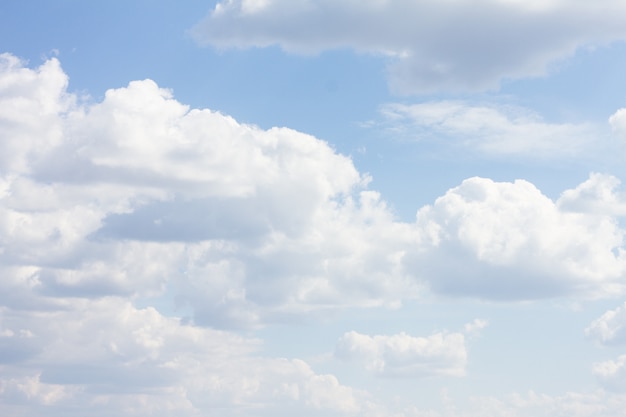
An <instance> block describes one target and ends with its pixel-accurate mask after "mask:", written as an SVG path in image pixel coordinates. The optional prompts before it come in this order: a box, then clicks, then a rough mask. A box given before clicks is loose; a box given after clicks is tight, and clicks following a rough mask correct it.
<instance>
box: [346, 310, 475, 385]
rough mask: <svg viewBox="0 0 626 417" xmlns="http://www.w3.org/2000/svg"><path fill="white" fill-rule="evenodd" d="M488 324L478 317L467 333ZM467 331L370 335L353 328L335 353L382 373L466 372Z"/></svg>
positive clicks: (400, 374) (414, 374)
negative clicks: (416, 334)
mask: <svg viewBox="0 0 626 417" xmlns="http://www.w3.org/2000/svg"><path fill="white" fill-rule="evenodd" d="M486 325H487V322H486V321H484V320H479V319H477V320H474V321H473V322H471V323H468V324H467V325H466V326H465V328H464V333H465V334H475V333H476V332H477V331H478V330H479V329H482V328H484V327H485V326H486ZM464 333H446V332H439V333H434V334H432V335H430V336H427V337H415V336H411V335H409V334H407V333H404V332H402V333H398V334H395V335H390V336H386V335H375V336H369V335H366V334H361V333H358V332H355V331H351V332H347V333H345V334H344V335H343V336H342V337H341V338H340V339H339V340H338V341H337V345H336V347H335V356H336V357H337V358H339V359H342V360H346V361H353V362H357V363H359V364H361V365H362V366H364V367H365V369H367V370H368V371H370V372H373V373H374V374H376V375H379V376H389V377H396V376H398V377H418V378H419V377H426V376H433V375H447V376H463V375H465V366H466V363H467V348H466V345H465V336H464Z"/></svg>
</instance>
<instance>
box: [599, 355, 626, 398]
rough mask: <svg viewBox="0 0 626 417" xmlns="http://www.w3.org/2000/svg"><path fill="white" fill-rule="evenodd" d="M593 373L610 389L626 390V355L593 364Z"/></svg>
mask: <svg viewBox="0 0 626 417" xmlns="http://www.w3.org/2000/svg"><path fill="white" fill-rule="evenodd" d="M593 374H594V375H595V376H596V377H597V378H598V380H599V381H600V383H601V384H602V385H603V386H604V387H605V388H606V389H608V390H610V391H617V392H626V355H621V356H619V357H618V358H617V360H615V361H613V360H608V361H604V362H598V363H594V364H593Z"/></svg>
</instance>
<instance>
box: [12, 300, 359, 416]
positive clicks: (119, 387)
mask: <svg viewBox="0 0 626 417" xmlns="http://www.w3.org/2000/svg"><path fill="white" fill-rule="evenodd" d="M4 317H5V318H4V320H3V322H2V332H1V334H2V335H1V336H0V349H1V348H2V347H3V346H6V344H5V343H4V342H5V339H7V338H10V339H13V340H12V345H11V346H12V348H13V349H15V351H18V350H19V354H15V355H11V354H9V355H7V354H6V353H7V352H5V351H3V352H2V353H3V355H2V362H3V364H2V369H3V372H2V376H1V377H0V399H1V400H0V404H1V405H0V412H2V414H3V415H4V414H6V415H17V414H12V413H11V412H10V411H11V410H13V407H18V406H19V404H20V403H22V402H23V401H27V402H28V403H29V404H30V405H31V406H32V407H31V408H30V413H29V415H32V416H39V415H67V414H64V410H79V409H82V410H83V411H81V412H82V413H84V410H85V409H89V410H93V413H95V414H93V415H103V416H104V415H112V414H116V415H146V416H147V415H154V413H155V412H156V411H157V410H159V415H167V416H169V415H172V416H174V415H178V416H180V415H185V416H196V415H202V414H203V411H202V410H209V409H216V408H220V409H221V413H220V415H224V416H231V415H232V416H235V415H237V416H240V415H261V413H264V412H265V411H264V410H268V409H269V410H271V409H280V408H281V407H287V408H288V407H291V408H292V411H295V410H300V411H301V412H302V411H305V410H306V409H307V408H309V409H312V410H326V411H325V412H328V413H331V415H335V414H332V413H339V414H342V415H343V413H348V414H350V413H352V412H358V411H359V410H360V409H361V406H360V403H362V400H363V398H364V397H363V396H364V393H362V392H359V391H355V390H353V389H351V388H349V387H346V386H344V385H341V384H340V383H339V382H338V381H337V379H336V378H335V377H334V376H333V375H320V374H316V373H315V372H313V370H312V369H311V368H310V367H309V365H308V364H306V363H305V362H304V361H301V360H298V359H293V360H288V359H281V358H268V357H263V356H260V355H259V354H258V353H257V350H258V349H259V347H260V341H258V340H255V339H249V338H244V337H241V336H237V335H235V334H232V333H229V332H225V331H217V330H212V329H207V328H199V327H195V326H190V325H184V324H182V323H181V322H180V320H178V319H175V318H167V317H164V316H162V315H161V314H159V313H158V312H157V311H156V310H154V309H153V308H146V309H137V308H135V307H133V306H132V305H131V304H130V302H128V301H126V300H122V299H118V298H104V299H101V300H98V301H86V300H85V301H80V302H74V303H73V305H72V306H69V305H68V306H67V309H66V310H65V311H60V310H59V311H54V312H40V313H36V314H33V313H28V312H18V311H9V312H7V314H5V315H4ZM33 340H34V341H35V342H36V343H32V342H31V341H33ZM37 404H40V405H42V406H45V407H42V408H41V409H40V410H39V413H35V412H34V411H35V410H37V409H38V407H37ZM95 404H97V405H98V407H97V408H98V409H99V410H100V411H97V410H96V409H95V408H94V407H93V405H95ZM7 413H8V414H7ZM72 415H74V414H72Z"/></svg>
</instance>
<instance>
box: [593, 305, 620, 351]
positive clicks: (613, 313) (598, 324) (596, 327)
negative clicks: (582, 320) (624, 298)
mask: <svg viewBox="0 0 626 417" xmlns="http://www.w3.org/2000/svg"><path fill="white" fill-rule="evenodd" d="M585 334H586V335H587V336H589V337H592V338H594V339H596V340H597V341H599V342H601V343H605V344H623V343H625V342H626V303H624V305H622V306H621V307H617V308H616V309H615V310H609V311H607V312H606V313H604V314H603V315H602V316H600V317H599V318H597V319H596V320H594V321H593V322H592V323H591V324H590V325H589V327H587V328H586V329H585Z"/></svg>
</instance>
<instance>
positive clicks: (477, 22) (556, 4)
mask: <svg viewBox="0 0 626 417" xmlns="http://www.w3.org/2000/svg"><path fill="white" fill-rule="evenodd" d="M624 16H626V6H625V5H624V3H623V2H622V1H619V0H604V1H602V2H601V3H598V2H595V3H593V4H592V3H589V2H586V1H583V0H576V1H563V0H550V1H532V2H529V1H504V0H480V1H478V2H476V1H470V0H454V1H443V2H442V1H435V0H427V1H420V2H414V1H405V0H370V1H354V0H341V1H338V0H318V1H315V2H312V1H308V0H264V1H249V0H228V1H221V2H219V3H218V4H217V5H216V6H215V9H214V10H213V11H212V12H211V13H210V14H209V15H208V16H207V17H206V18H205V19H204V20H202V21H201V22H200V23H198V24H197V25H196V26H195V27H194V28H193V30H192V33H193V34H194V36H195V37H196V39H197V40H198V41H199V42H200V43H202V44H210V45H214V46H216V47H218V48H231V47H237V48H246V47H253V46H256V47H265V46H269V45H280V46H281V47H282V48H284V49H285V50H287V51H293V52H298V53H315V52H319V51H323V50H327V49H335V48H352V49H354V50H356V51H359V52H367V53H373V54H379V55H383V56H387V57H389V59H390V61H391V65H390V67H389V75H390V82H391V86H392V88H393V89H394V90H395V91H397V92H399V93H404V94H410V93H425V92H433V91H438V90H457V91H458V90H462V91H476V90H484V89H492V88H496V87H497V86H498V85H499V83H500V82H501V81H502V80H504V79H515V78H523V77H534V76H541V75H544V74H546V73H547V72H548V71H549V68H550V66H551V65H553V64H554V63H555V62H558V61H560V60H563V59H565V58H568V57H570V56H571V55H573V54H574V52H575V51H576V50H577V49H578V48H580V47H582V46H588V45H598V44H604V43H608V42H611V41H617V40H625V39H626V29H624V28H625V27H626V25H625V23H626V20H625V18H624ZM320 28H323V30H320Z"/></svg>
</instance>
